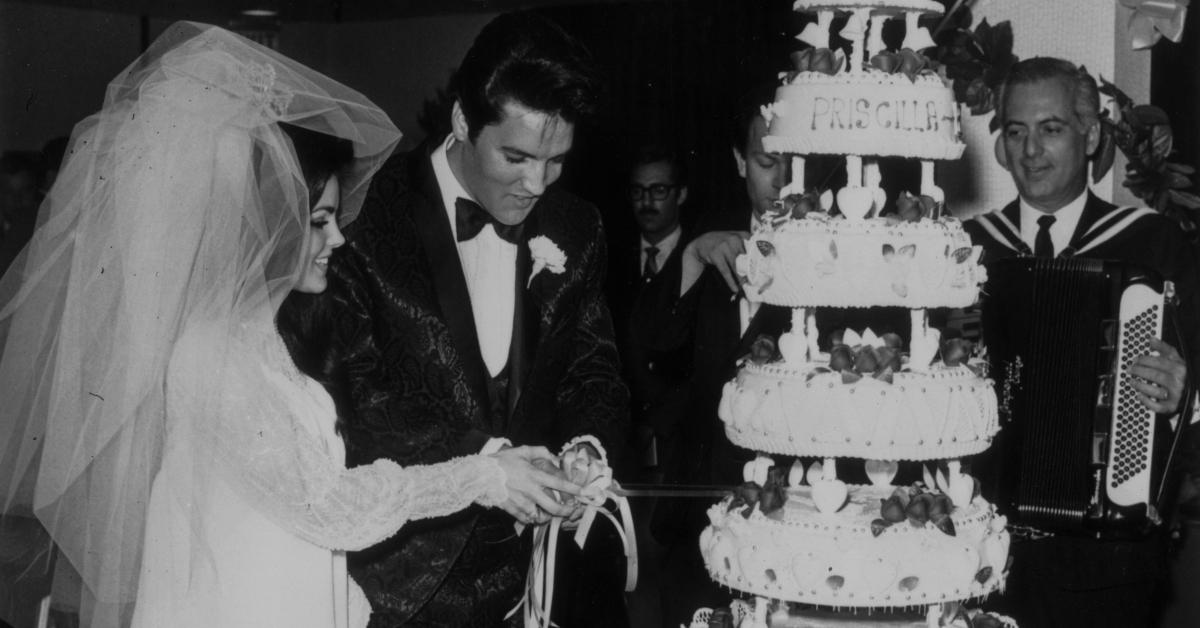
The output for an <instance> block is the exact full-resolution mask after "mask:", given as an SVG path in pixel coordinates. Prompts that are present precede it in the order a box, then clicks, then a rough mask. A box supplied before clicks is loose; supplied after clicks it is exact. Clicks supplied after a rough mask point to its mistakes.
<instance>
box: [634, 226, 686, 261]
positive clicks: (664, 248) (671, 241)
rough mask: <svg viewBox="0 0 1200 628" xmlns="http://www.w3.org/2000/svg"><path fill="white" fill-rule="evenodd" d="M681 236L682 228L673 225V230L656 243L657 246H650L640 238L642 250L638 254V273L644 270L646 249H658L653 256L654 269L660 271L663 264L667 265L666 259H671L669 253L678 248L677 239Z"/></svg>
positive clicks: (643, 238)
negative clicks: (650, 247)
mask: <svg viewBox="0 0 1200 628" xmlns="http://www.w3.org/2000/svg"><path fill="white" fill-rule="evenodd" d="M682 235H683V227H680V226H679V225H675V230H674V231H672V232H671V233H669V234H667V237H665V238H663V239H662V240H659V241H658V244H651V243H650V242H648V241H647V240H646V238H645V236H643V237H642V248H641V249H640V252H639V253H638V272H641V271H642V269H644V268H646V247H648V246H653V247H656V248H657V249H658V253H655V254H654V267H655V268H657V269H659V270H662V267H663V265H664V264H666V263H667V258H668V257H671V252H672V251H674V250H675V247H676V246H679V238H680V237H681V236H682Z"/></svg>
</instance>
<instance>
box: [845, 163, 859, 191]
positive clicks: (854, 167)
mask: <svg viewBox="0 0 1200 628" xmlns="http://www.w3.org/2000/svg"><path fill="white" fill-rule="evenodd" d="M862 164H863V160H862V157H860V156H858V155H846V187H848V188H858V187H862V182H863V167H862Z"/></svg>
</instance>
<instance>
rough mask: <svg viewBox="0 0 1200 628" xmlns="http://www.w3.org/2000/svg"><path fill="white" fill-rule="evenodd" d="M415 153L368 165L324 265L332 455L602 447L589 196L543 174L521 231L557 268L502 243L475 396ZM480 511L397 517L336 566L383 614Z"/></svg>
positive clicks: (614, 415)
mask: <svg viewBox="0 0 1200 628" xmlns="http://www.w3.org/2000/svg"><path fill="white" fill-rule="evenodd" d="M429 148H430V149H431V148H432V147H429ZM429 153H430V150H429V149H426V148H421V149H417V150H415V151H413V152H411V153H408V154H401V155H396V156H393V157H392V158H391V159H390V160H389V161H388V162H387V163H386V164H385V165H384V167H383V169H382V170H380V172H379V173H378V174H376V175H375V178H374V180H373V181H372V183H371V188H370V191H369V193H368V195H367V198H366V201H365V204H364V205H363V209H362V213H361V214H360V215H359V217H358V219H357V220H356V221H355V222H354V223H353V224H352V225H351V226H350V227H349V228H348V229H347V230H346V236H347V240H348V245H347V246H345V247H343V249H342V250H341V251H339V252H338V254H337V255H335V256H334V263H333V264H332V265H331V281H330V292H331V294H332V296H333V297H334V299H335V303H336V304H337V306H338V308H337V309H338V313H337V321H336V324H335V329H336V332H335V333H336V340H335V345H336V346H337V347H338V352H339V353H340V357H339V359H340V364H341V366H342V369H343V375H344V376H345V379H346V382H345V383H346V384H347V389H348V392H349V401H350V403H351V405H352V407H353V412H352V413H351V414H350V416H343V417H342V423H343V426H342V436H343V438H344V439H345V442H346V450H347V465H348V466H351V467H353V466H357V465H361V464H367V463H370V462H372V461H374V460H377V459H380V458H388V459H391V460H394V461H396V462H398V463H400V464H401V465H411V464H423V463H433V462H440V461H444V460H447V459H450V458H452V457H455V456H462V455H467V454H473V453H478V452H479V450H480V449H481V448H482V447H483V446H484V444H485V443H486V442H487V440H488V438H490V437H493V436H503V437H507V438H509V439H511V440H512V441H513V442H514V443H515V444H518V445H524V444H528V445H545V446H547V447H549V448H550V449H551V451H555V452H556V451H557V450H558V448H559V447H561V446H562V445H563V444H564V443H565V442H567V441H568V440H570V439H571V438H573V437H575V436H578V435H581V434H593V435H595V436H598V437H599V438H600V439H601V441H602V442H603V443H604V445H605V446H606V447H607V448H608V449H609V452H610V454H611V453H613V447H614V446H617V445H619V444H620V443H622V442H623V440H624V432H625V429H626V426H627V423H628V417H627V413H628V392H627V391H626V389H625V387H624V384H623V383H622V382H621V378H620V370H619V364H618V358H617V351H616V348H615V345H614V341H613V330H612V322H611V319H610V315H609V312H608V308H607V306H606V305H605V302H604V300H603V297H602V282H603V269H604V268H605V264H606V260H605V255H606V252H605V248H604V237H603V233H602V231H601V226H600V219H599V214H598V212H597V211H596V209H595V207H594V206H592V205H591V204H589V203H586V202H584V201H582V200H580V199H578V198H576V197H574V196H572V195H570V194H569V193H566V192H564V191H561V190H559V189H557V187H555V186H551V187H550V189H548V190H547V191H546V193H545V194H544V195H543V197H542V198H541V199H540V200H539V201H538V203H537V206H536V207H535V208H534V210H533V212H532V213H531V214H530V217H529V218H528V219H527V220H526V223H525V230H524V234H523V239H524V240H525V242H527V241H528V240H529V239H530V238H531V237H534V236H539V235H541V236H545V237H547V238H549V239H550V240H551V241H553V242H554V243H555V244H556V245H557V246H558V247H559V248H560V249H561V250H562V251H563V252H564V253H565V254H566V265H565V266H566V269H565V272H563V273H561V274H554V273H553V272H551V271H550V270H549V269H544V270H542V271H541V272H539V273H538V274H537V275H536V276H535V277H534V278H533V280H532V282H531V283H528V287H527V282H528V281H529V276H530V272H531V269H532V265H533V264H532V260H531V259H530V250H529V247H528V246H527V244H525V243H522V244H520V245H519V246H518V255H517V273H516V281H517V284H518V285H517V288H516V307H515V311H514V325H513V336H512V347H511V349H510V353H509V363H508V381H507V391H506V392H507V394H506V395H504V394H501V395H499V396H497V395H496V394H495V392H496V391H495V390H493V394H491V395H490V396H489V391H488V388H489V384H490V382H491V381H492V380H491V378H490V377H489V375H488V372H487V368H486V367H485V366H484V362H483V359H482V357H481V355H480V351H479V343H478V340H477V337H476V332H475V323H474V318H473V314H472V309H471V302H470V298H469V296H468V293H467V285H466V282H465V280H464V278H463V271H462V268H461V265H460V262H459V257H458V250H457V245H456V243H455V241H454V238H453V235H452V232H451V229H450V225H449V222H448V220H447V214H446V210H445V209H444V207H443V203H442V196H441V192H440V191H439V189H438V186H437V182H436V179H435V177H434V174H433V169H432V165H431V162H430V159H429ZM496 399H500V400H501V401H500V402H499V403H497V402H495V401H494V400H496ZM343 413H345V411H343ZM481 512H482V509H481V508H479V507H473V508H471V509H468V510H467V511H464V512H462V513H459V514H457V515H452V516H449V517H443V518H439V519H434V520H430V521H417V522H412V523H409V524H407V525H405V527H404V528H403V529H402V530H401V531H400V532H399V533H398V534H397V535H396V536H394V537H393V538H391V539H389V540H388V541H385V542H384V543H381V544H380V545H378V546H376V547H374V548H372V549H370V550H367V551H365V552H362V553H360V554H358V555H357V556H352V557H351V572H352V574H353V575H354V577H355V579H356V580H357V581H358V582H359V583H360V584H362V585H363V588H364V590H365V591H366V592H367V595H368V597H370V599H371V602H372V606H373V607H374V608H375V611H376V613H377V614H378V613H380V612H381V611H383V612H384V613H386V614H387V615H388V620H387V624H388V625H394V624H396V623H401V622H402V621H403V620H404V619H405V618H407V617H410V616H412V614H413V613H415V612H416V611H417V610H419V609H420V608H421V606H422V605H423V604H424V603H425V601H427V600H428V599H429V597H430V596H431V595H432V594H433V592H434V591H435V590H436V589H437V587H438V585H439V584H440V583H441V582H442V580H443V579H444V578H445V576H446V573H447V572H448V571H449V570H450V568H451V566H452V565H453V564H454V562H455V560H456V559H457V558H458V556H459V554H460V553H461V551H462V549H463V546H464V543H465V542H466V539H467V537H468V535H469V534H470V532H471V530H472V528H473V526H474V525H475V524H476V521H477V519H478V517H479V514H480V513H481ZM373 625H374V624H373Z"/></svg>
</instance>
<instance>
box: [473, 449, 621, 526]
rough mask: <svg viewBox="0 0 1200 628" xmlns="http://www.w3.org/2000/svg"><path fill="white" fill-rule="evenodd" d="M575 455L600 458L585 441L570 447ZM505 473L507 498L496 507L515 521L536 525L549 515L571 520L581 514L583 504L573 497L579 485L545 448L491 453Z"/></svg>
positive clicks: (546, 520)
mask: <svg viewBox="0 0 1200 628" xmlns="http://www.w3.org/2000/svg"><path fill="white" fill-rule="evenodd" d="M571 451H573V452H575V456H582V457H584V458H585V459H586V460H588V461H591V460H600V454H599V453H598V452H597V451H596V450H595V448H593V447H592V446H591V445H589V444H587V443H579V444H578V445H576V446H575V447H573V448H572V450H571ZM492 456H493V457H495V458H496V460H497V462H499V463H500V468H501V469H503V470H504V473H505V475H506V478H507V480H506V486H507V488H508V499H506V500H505V501H504V503H502V504H500V506H499V507H500V508H501V509H503V510H504V511H505V512H507V513H508V514H510V515H512V516H513V518H515V519H516V520H517V521H518V522H520V523H523V524H526V525H537V524H542V523H546V522H548V521H550V519H551V517H563V518H565V519H566V520H567V521H568V522H573V521H575V520H577V519H579V517H581V516H582V515H583V511H584V504H583V503H582V502H580V501H579V500H577V499H575V498H577V497H578V496H579V495H580V494H581V493H582V491H583V486H580V485H579V484H576V483H575V482H573V481H572V480H571V479H570V478H568V476H567V472H566V471H564V470H563V469H562V468H560V466H559V457H558V456H555V455H554V454H552V453H550V450H548V449H546V448H545V447H531V446H522V447H507V448H505V449H501V450H500V451H498V452H496V453H495V454H492Z"/></svg>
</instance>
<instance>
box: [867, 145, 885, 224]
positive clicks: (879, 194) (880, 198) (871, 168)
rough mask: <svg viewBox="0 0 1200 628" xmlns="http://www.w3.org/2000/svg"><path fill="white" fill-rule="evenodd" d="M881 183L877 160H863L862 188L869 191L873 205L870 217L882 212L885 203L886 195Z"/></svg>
mask: <svg viewBox="0 0 1200 628" xmlns="http://www.w3.org/2000/svg"><path fill="white" fill-rule="evenodd" d="M881 183H883V175H882V174H880V173H879V160H878V159H875V158H867V159H864V160H863V186H864V187H866V188H867V189H868V190H870V191H871V196H872V199H871V200H872V202H873V203H874V206H873V209H872V211H871V214H870V215H871V216H878V215H879V212H881V211H883V206H884V204H885V203H887V193H886V192H884V191H883V188H882V187H880V184H881Z"/></svg>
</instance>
